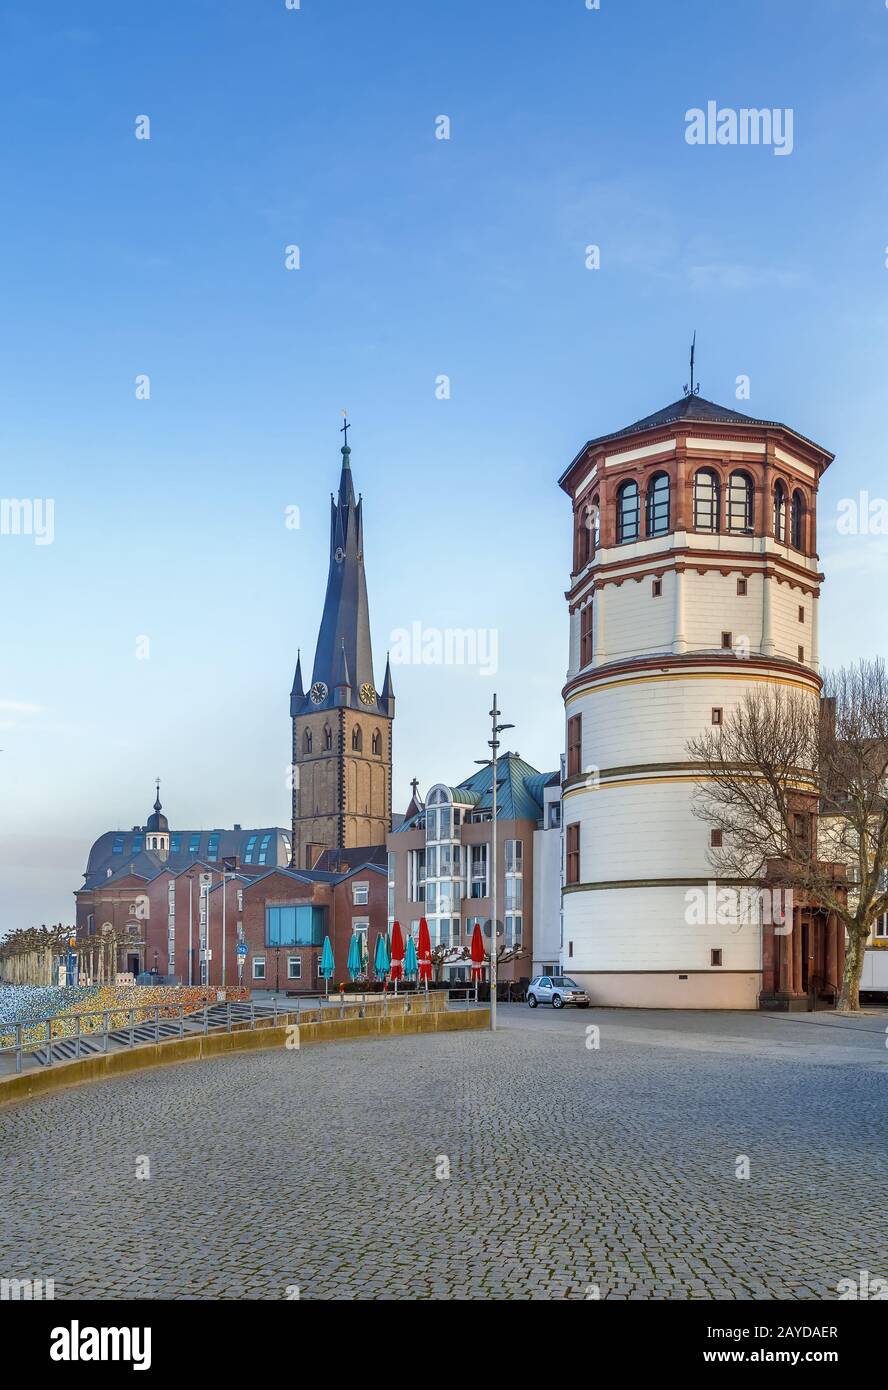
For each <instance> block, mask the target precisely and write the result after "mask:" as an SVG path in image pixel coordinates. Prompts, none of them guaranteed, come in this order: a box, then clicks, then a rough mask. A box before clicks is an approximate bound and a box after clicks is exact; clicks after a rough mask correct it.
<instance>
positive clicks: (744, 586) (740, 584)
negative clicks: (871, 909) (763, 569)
mask: <svg viewBox="0 0 888 1390" xmlns="http://www.w3.org/2000/svg"><path fill="white" fill-rule="evenodd" d="M737 593H738V595H739V597H740V598H746V595H747V594H748V593H749V581H748V580H747V579H738V580H737Z"/></svg>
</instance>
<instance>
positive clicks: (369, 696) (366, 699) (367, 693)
mask: <svg viewBox="0 0 888 1390" xmlns="http://www.w3.org/2000/svg"><path fill="white" fill-rule="evenodd" d="M360 696H361V704H362V705H373V704H375V703H376V691H375V690H374V689H373V686H372V685H371V684H370V682H369V681H365V682H364V684H363V685H362V686H361V690H360Z"/></svg>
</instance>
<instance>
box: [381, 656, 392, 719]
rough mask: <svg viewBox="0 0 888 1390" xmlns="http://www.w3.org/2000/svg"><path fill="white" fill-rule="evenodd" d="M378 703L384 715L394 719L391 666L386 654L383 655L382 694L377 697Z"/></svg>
mask: <svg viewBox="0 0 888 1390" xmlns="http://www.w3.org/2000/svg"><path fill="white" fill-rule="evenodd" d="M379 703H380V705H381V706H382V708H383V709H384V710H385V712H386V714H390V715H391V716H392V718H394V714H395V689H394V686H393V685H392V664H391V661H390V659H389V654H388V652H386V654H385V679H384V681H383V682H382V694H381V695H380V697H379Z"/></svg>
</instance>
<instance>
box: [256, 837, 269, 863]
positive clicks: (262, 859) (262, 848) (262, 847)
mask: <svg viewBox="0 0 888 1390" xmlns="http://www.w3.org/2000/svg"><path fill="white" fill-rule="evenodd" d="M270 844H271V836H270V835H263V836H262V840H261V842H260V844H259V863H260V864H264V863H266V861H267V860H268V846H269V845H270Z"/></svg>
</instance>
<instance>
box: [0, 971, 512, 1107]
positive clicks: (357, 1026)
mask: <svg viewBox="0 0 888 1390" xmlns="http://www.w3.org/2000/svg"><path fill="white" fill-rule="evenodd" d="M430 1000H434V995H431V996H430ZM392 1004H393V1001H392V1000H390V1001H389V1003H388V1014H387V1017H383V1013H382V1007H383V1006H382V1002H381V1001H380V1002H379V1003H378V1004H377V1003H376V1002H375V1001H374V1002H373V1003H368V1004H367V1016H366V1017H364V1018H357V1017H353V1018H332V1019H326V1020H325V1021H323V1022H322V1021H321V1019H320V1011H319V1010H316V1009H313V1010H311V1011H309V1010H307V1009H304V1010H302V1013H301V1015H300V1019H299V1023H298V1024H296V1015H295V1014H292V1015H290V1016H289V1018H288V1022H287V1023H285V1024H279V1025H278V1026H277V1027H275V1026H274V1023H273V1021H272V1020H271V1019H269V1020H268V1021H267V1023H266V1022H265V1021H264V1020H263V1021H261V1022H260V1023H259V1025H258V1026H257V1027H256V1028H255V1029H251V1028H247V1027H246V1026H243V1025H242V1026H240V1027H238V1026H235V1027H234V1028H233V1029H232V1031H231V1032H230V1033H227V1032H226V1033H207V1034H198V1035H197V1036H196V1037H186V1038H171V1039H169V1040H167V1041H166V1042H160V1043H144V1044H142V1045H141V1046H139V1047H132V1048H123V1049H121V1050H120V1051H117V1052H108V1053H101V1054H99V1055H98V1056H92V1057H81V1058H80V1060H79V1061H74V1062H56V1063H54V1064H53V1066H51V1067H44V1068H42V1069H41V1070H40V1071H28V1072H22V1074H21V1075H18V1076H16V1075H13V1076H5V1077H0V1107H2V1106H3V1105H10V1104H13V1103H15V1102H18V1101H22V1100H29V1099H30V1098H31V1097H32V1096H40V1095H47V1094H48V1093H49V1092H51V1091H59V1090H62V1089H63V1088H65V1087H67V1086H79V1085H82V1084H83V1083H84V1082H88V1081H102V1080H104V1079H105V1077H113V1076H124V1075H126V1074H127V1073H129V1072H134V1071H143V1070H144V1069H145V1068H147V1067H163V1066H169V1065H171V1064H173V1063H175V1062H197V1061H200V1060H202V1059H203V1058H209V1057H223V1056H225V1055H226V1054H227V1053H229V1052H264V1051H268V1050H269V1049H273V1048H276V1047H286V1046H287V1041H288V1038H289V1039H290V1046H291V1047H293V1046H294V1045H295V1042H294V1040H295V1039H296V1038H298V1045H299V1047H305V1046H307V1045H310V1044H312V1043H320V1042H337V1041H339V1040H340V1039H342V1040H345V1039H348V1038H378V1037H400V1036H401V1035H402V1034H407V1033H458V1032H459V1033H461V1032H478V1031H482V1030H484V1029H486V1028H487V1027H488V1025H489V1022H490V1015H489V1013H488V1011H487V1010H486V1009H453V1010H448V1009H447V1007H446V1000H445V999H443V998H442V999H441V1002H440V1004H439V1003H438V1001H437V1000H435V1001H434V1002H433V1003H431V1006H430V1008H429V1011H428V1012H425V1010H423V1012H418V1011H416V1012H414V1011H411V1012H410V1013H407V1012H406V1011H405V1010H404V1008H403V1006H402V1005H401V1002H400V1000H399V1001H398V1004H397V1005H396V1006H395V1007H394V1009H393V1007H392ZM293 1025H295V1026H296V1032H295V1033H291V1031H290V1030H291V1027H292V1026H293Z"/></svg>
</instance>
